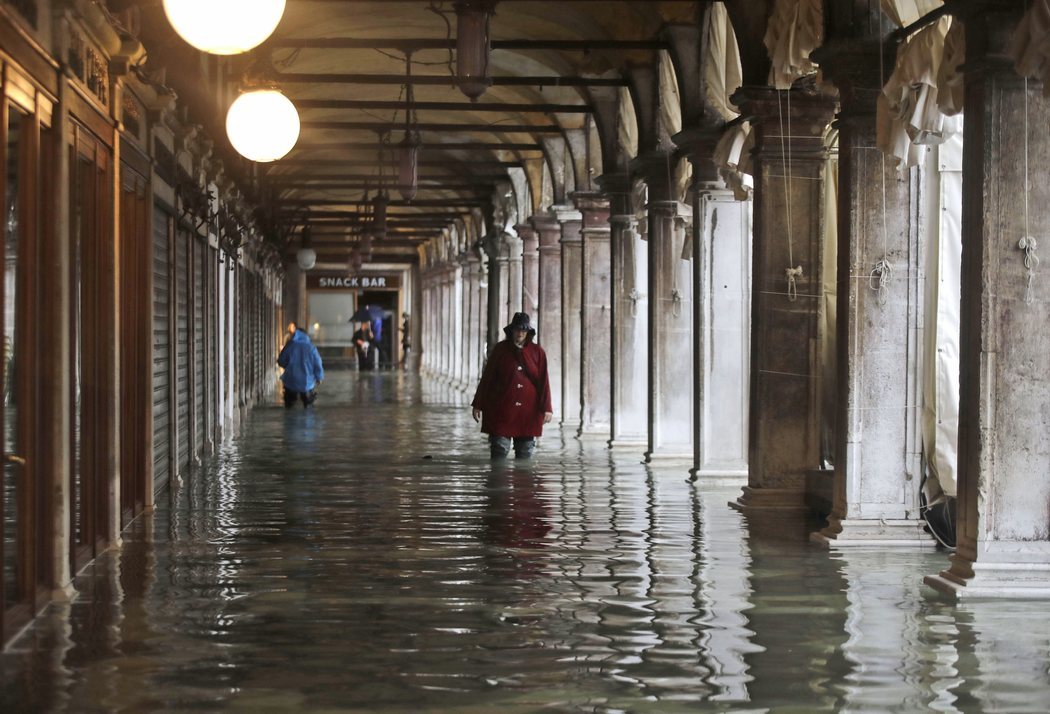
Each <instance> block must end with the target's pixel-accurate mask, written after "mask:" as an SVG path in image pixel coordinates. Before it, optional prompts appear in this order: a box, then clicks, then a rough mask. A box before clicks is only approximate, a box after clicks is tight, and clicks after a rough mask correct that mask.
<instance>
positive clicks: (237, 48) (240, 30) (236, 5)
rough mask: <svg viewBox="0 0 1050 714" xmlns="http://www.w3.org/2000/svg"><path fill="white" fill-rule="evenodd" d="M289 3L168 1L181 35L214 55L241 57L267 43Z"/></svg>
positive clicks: (168, 10)
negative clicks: (240, 55) (239, 55)
mask: <svg viewBox="0 0 1050 714" xmlns="http://www.w3.org/2000/svg"><path fill="white" fill-rule="evenodd" d="M285 4H286V0H164V13H165V14H166V15H167V16H168V22H170V23H171V26H172V27H173V28H174V29H175V32H177V33H179V36H180V37H181V38H182V39H184V40H186V42H188V43H190V44H191V45H193V46H194V47H196V48H197V49H199V50H202V51H204V52H209V53H211V54H213V55H237V54H241V53H242V52H247V51H248V50H250V49H252V48H253V47H257V46H259V45H260V44H262V43H263V42H265V41H266V38H267V37H269V36H270V35H272V34H273V31H274V30H276V29H277V25H279V24H280V23H281V18H282V17H283V16H284V8H285Z"/></svg>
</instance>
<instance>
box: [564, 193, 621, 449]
mask: <svg viewBox="0 0 1050 714" xmlns="http://www.w3.org/2000/svg"><path fill="white" fill-rule="evenodd" d="M572 199H573V202H574V203H575V204H576V206H577V208H579V209H580V212H581V213H582V214H583V229H582V231H581V232H580V236H581V240H582V246H583V250H582V260H581V266H580V273H579V275H580V283H581V286H582V288H581V290H582V301H581V311H582V314H581V326H580V328H581V334H580V345H581V346H580V356H581V358H580V429H579V434H578V435H579V436H581V437H585V436H598V437H602V438H604V439H608V438H609V420H610V413H609V410H610V397H611V394H610V393H611V391H612V386H611V382H610V376H609V373H610V369H611V365H610V364H609V362H610V360H611V358H612V346H611V344H610V342H609V336H610V332H611V330H612V312H611V310H610V307H609V303H610V300H611V298H612V289H611V288H610V279H609V278H610V275H609V274H610V271H611V267H612V266H611V263H612V255H611V254H610V245H609V242H610V228H609V199H608V198H606V197H604V196H602V195H601V194H595V193H574V194H573V196H572Z"/></svg>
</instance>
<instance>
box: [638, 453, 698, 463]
mask: <svg viewBox="0 0 1050 714" xmlns="http://www.w3.org/2000/svg"><path fill="white" fill-rule="evenodd" d="M681 462H685V463H686V464H688V465H689V466H692V465H693V452H692V451H676V450H673V449H660V450H658V451H646V452H645V463H647V464H669V463H681Z"/></svg>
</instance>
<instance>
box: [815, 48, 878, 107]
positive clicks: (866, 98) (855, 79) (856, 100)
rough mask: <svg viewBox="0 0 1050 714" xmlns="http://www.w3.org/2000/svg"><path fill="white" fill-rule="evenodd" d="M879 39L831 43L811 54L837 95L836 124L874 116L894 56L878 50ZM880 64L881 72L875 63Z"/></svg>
mask: <svg viewBox="0 0 1050 714" xmlns="http://www.w3.org/2000/svg"><path fill="white" fill-rule="evenodd" d="M881 44H882V43H881V38H878V37H868V38H852V39H845V38H843V39H835V40H830V41H828V42H825V43H824V44H823V45H822V46H821V47H819V48H817V49H816V50H814V51H813V53H812V54H811V57H812V58H813V60H814V61H815V62H817V63H818V64H819V65H820V70H821V72H822V73H823V75H824V77H825V78H826V79H827V80H829V81H830V82H831V83H832V84H834V85H835V88H836V89H837V90H838V92H839V100H840V104H841V106H840V109H839V113H838V117H839V120H840V121H841V120H843V119H850V118H852V117H873V116H875V111H876V106H877V102H878V98H879V94H880V93H881V91H882V82H883V79H884V78H885V77H889V76H890V74H892V72H893V64H894V61H895V60H896V57H897V54H896V52H891V51H889V50H882V49H881V48H880V45H881ZM880 57H881V60H882V62H883V67H882V70H881V71H880V69H879V61H880Z"/></svg>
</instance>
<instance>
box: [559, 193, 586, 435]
mask: <svg viewBox="0 0 1050 714" xmlns="http://www.w3.org/2000/svg"><path fill="white" fill-rule="evenodd" d="M555 211H556V214H557V218H558V223H559V224H560V225H561V299H562V304H561V389H562V391H561V423H562V424H563V425H564V426H567V427H569V428H570V429H578V428H579V426H580V360H581V358H582V353H581V350H582V347H583V343H582V341H581V339H582V335H581V330H582V326H583V322H582V318H581V314H582V311H583V286H582V285H580V275H581V273H582V271H583V237H582V235H581V232H582V230H583V216H582V214H580V212H579V211H577V210H575V209H574V208H573V207H571V206H556V207H555Z"/></svg>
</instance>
